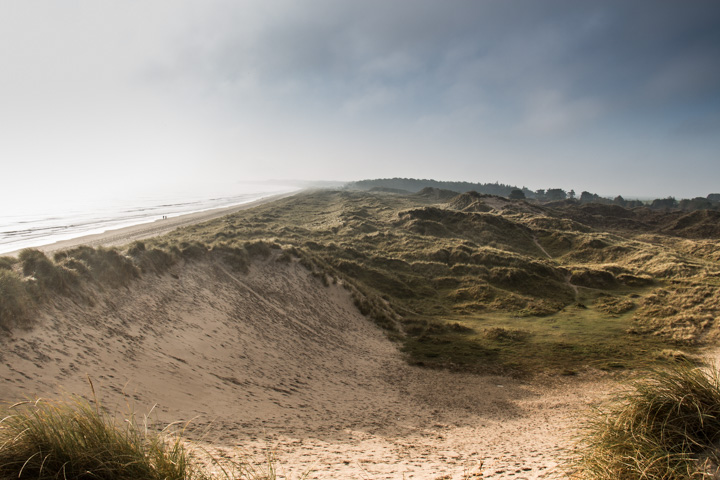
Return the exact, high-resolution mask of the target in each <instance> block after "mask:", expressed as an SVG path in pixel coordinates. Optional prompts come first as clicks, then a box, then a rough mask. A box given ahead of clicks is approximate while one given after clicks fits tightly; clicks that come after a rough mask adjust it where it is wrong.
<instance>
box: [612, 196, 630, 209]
mask: <svg viewBox="0 0 720 480" xmlns="http://www.w3.org/2000/svg"><path fill="white" fill-rule="evenodd" d="M613 203H614V204H615V205H620V206H621V207H624V206H625V205H627V202H626V201H625V199H624V198H623V197H622V195H618V196H617V197H615V198H614V199H613Z"/></svg>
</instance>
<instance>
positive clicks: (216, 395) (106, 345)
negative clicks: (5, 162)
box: [0, 259, 605, 478]
mask: <svg viewBox="0 0 720 480" xmlns="http://www.w3.org/2000/svg"><path fill="white" fill-rule="evenodd" d="M0 351H1V352H2V353H0V359H1V360H2V361H1V362H0V382H2V389H0V400H1V401H4V402H14V401H17V400H19V399H23V398H27V397H32V396H57V395H58V392H59V391H60V390H61V389H62V390H64V391H67V392H71V393H80V394H85V395H87V394H89V388H88V384H87V376H89V377H91V378H92V379H93V380H94V383H95V387H96V389H97V390H98V392H99V395H100V396H101V398H102V399H103V402H104V404H105V405H106V406H109V407H110V408H113V407H114V406H117V408H119V409H121V410H123V409H125V404H126V402H130V403H131V404H132V405H133V408H134V409H135V410H136V411H137V412H140V413H145V412H148V411H149V410H150V409H151V408H152V407H153V405H156V404H157V406H156V407H155V410H154V411H155V413H156V414H157V415H158V419H159V420H160V421H161V422H170V421H176V420H181V421H187V420H192V422H191V428H190V430H189V435H190V437H191V438H193V439H195V440H198V441H201V442H207V443H208V445H209V446H210V447H211V448H213V449H219V450H222V451H226V452H227V454H228V455H236V454H237V452H238V448H237V447H240V449H242V451H244V452H246V453H249V454H250V455H251V456H252V455H257V456H258V457H261V456H262V455H263V452H264V451H265V449H267V448H268V447H270V448H273V449H276V450H277V453H278V456H279V461H280V464H281V468H282V470H283V472H285V473H287V474H289V475H291V476H293V478H295V477H297V476H299V475H300V474H301V473H302V472H304V471H307V470H310V469H311V470H312V471H313V473H312V474H311V475H310V478H339V477H340V476H342V477H343V478H347V477H350V478H439V477H442V476H445V475H449V476H450V477H451V478H462V477H463V476H465V477H468V476H470V477H471V476H473V475H474V476H475V478H480V475H481V474H482V478H553V477H556V476H557V475H559V472H560V471H559V470H558V468H557V465H558V463H559V462H560V460H561V457H562V455H563V452H565V451H566V449H567V448H569V447H570V445H571V439H572V435H573V432H574V431H575V430H574V429H575V427H576V425H577V418H578V415H580V414H581V413H582V412H583V410H584V409H585V408H586V406H587V403H588V402H589V401H591V400H596V399H597V398H598V397H599V396H601V395H602V392H603V391H604V388H605V386H604V385H602V384H601V383H597V382H594V383H592V384H589V383H585V382H582V381H573V382H572V383H571V384H567V385H563V384H559V383H557V382H556V384H555V385H553V386H538V385H530V384H524V383H521V382H519V381H516V380H511V379H508V378H502V377H478V376H472V375H465V374H457V373H449V372H445V371H431V370H425V369H419V368H416V367H409V366H408V365H407V364H406V363H405V362H404V361H403V358H402V355H401V353H400V352H399V351H398V350H397V348H396V345H395V344H393V343H392V342H390V341H388V340H387V339H386V338H385V336H384V334H383V333H382V332H381V331H380V330H379V329H378V328H377V327H375V326H374V325H373V324H372V323H371V322H370V321H369V320H368V319H367V318H365V317H363V316H362V315H361V314H360V313H359V312H358V311H357V309H356V308H355V307H354V306H353V304H352V301H351V299H350V297H349V295H348V293H347V292H346V290H344V289H343V288H342V287H341V286H339V285H330V286H328V287H326V286H323V285H322V284H321V283H320V281H319V280H317V279H316V278H314V277H312V276H311V275H310V274H309V273H308V272H307V270H305V269H304V268H303V267H301V266H300V265H298V264H297V263H292V264H283V263H278V262H275V261H273V260H272V259H270V260H268V261H255V262H254V263H253V265H252V267H251V270H250V272H249V273H247V274H242V273H236V272H233V271H231V270H229V269H228V268H227V267H225V266H224V265H222V264H219V263H210V262H207V261H205V262H197V263H191V264H185V265H177V266H175V267H174V268H173V270H171V271H170V272H169V273H167V274H164V275H162V276H159V277H158V276H153V275H145V276H144V277H143V278H142V279H141V280H139V281H137V282H135V283H134V284H133V285H132V286H131V287H130V288H125V289H117V290H108V291H106V292H100V293H98V295H97V299H96V300H94V301H92V302H85V301H81V300H77V299H76V300H71V299H67V298H60V299H56V300H54V301H53V302H52V304H51V305H49V306H48V307H47V308H45V309H44V310H43V313H42V315H41V318H40V319H39V320H38V323H37V325H36V326H35V327H34V328H33V329H31V330H26V331H19V330H18V331H14V332H12V334H11V335H10V336H9V337H5V338H3V339H2V349H1V350H0Z"/></svg>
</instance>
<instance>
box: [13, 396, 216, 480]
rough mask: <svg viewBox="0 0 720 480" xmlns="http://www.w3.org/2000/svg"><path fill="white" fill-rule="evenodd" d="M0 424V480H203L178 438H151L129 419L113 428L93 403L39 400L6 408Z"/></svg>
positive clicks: (162, 435) (166, 434)
mask: <svg viewBox="0 0 720 480" xmlns="http://www.w3.org/2000/svg"><path fill="white" fill-rule="evenodd" d="M3 416H4V418H3V420H2V423H0V478H2V479H8V480H9V479H11V478H13V479H16V478H33V479H40V480H44V479H47V480H50V479H57V478H68V479H84V478H87V479H90V478H99V479H138V478H142V479H148V480H151V479H157V480H172V479H177V480H180V479H183V480H194V479H197V480H201V479H206V478H209V477H208V475H207V474H205V473H203V472H202V470H200V469H199V468H198V467H197V466H196V465H195V463H194V462H193V460H192V457H191V455H190V454H189V453H188V451H187V450H186V449H185V447H184V444H183V442H182V439H181V437H180V436H179V435H178V434H175V433H173V432H170V431H168V430H165V431H163V432H160V433H153V432H152V431H151V430H150V429H148V426H147V425H144V424H138V423H137V421H136V418H135V416H134V415H130V416H129V418H127V419H126V420H125V421H124V422H122V423H119V422H118V421H117V420H116V419H115V417H113V416H111V415H110V414H108V413H106V412H104V411H103V410H102V408H101V407H100V405H98V404H97V403H94V404H91V403H90V402H87V401H85V400H83V399H80V398H73V399H71V400H69V401H65V402H58V401H50V400H43V399H39V400H37V401H35V402H25V403H21V404H16V405H14V406H12V407H10V408H9V409H8V410H7V412H5V414H4V415H3Z"/></svg>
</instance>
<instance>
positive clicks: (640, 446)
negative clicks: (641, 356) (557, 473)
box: [576, 363, 720, 480]
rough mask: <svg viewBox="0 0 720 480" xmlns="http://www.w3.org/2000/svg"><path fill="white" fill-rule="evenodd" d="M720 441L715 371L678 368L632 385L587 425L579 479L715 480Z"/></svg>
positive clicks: (718, 386) (686, 365)
mask: <svg viewBox="0 0 720 480" xmlns="http://www.w3.org/2000/svg"><path fill="white" fill-rule="evenodd" d="M719 440H720V376H719V375H718V372H717V370H715V369H713V370H708V369H701V368H697V367H693V366H692V365H691V364H689V363H679V364H677V365H673V366H672V367H669V368H668V369H665V370H661V371H655V372H652V373H651V374H650V375H649V376H648V377H647V378H644V379H641V380H637V381H635V382H634V383H632V384H631V385H630V389H629V390H628V392H626V393H623V394H621V395H620V396H619V397H618V398H617V399H616V402H615V403H614V404H613V405H612V406H611V407H610V408H609V409H608V410H607V411H605V412H603V413H602V414H601V415H599V416H598V418H597V419H595V420H593V421H592V422H591V423H590V424H589V425H588V426H587V437H586V438H585V441H584V445H583V447H582V449H581V455H580V456H579V459H578V463H577V465H576V467H578V469H577V472H576V475H577V478H580V479H588V480H590V479H593V480H604V479H607V480H610V479H613V480H614V479H648V480H650V479H665V480H676V479H677V480H680V479H690V478H704V477H706V476H710V477H712V475H713V474H715V472H709V471H707V470H708V465H710V464H712V463H713V462H714V463H715V464H717V454H718V449H717V446H716V444H717V442H718V441H719ZM703 458H704V459H705V460H706V461H705V462H701V461H700V460H701V459H703ZM708 459H711V461H709V462H708V461H707V460H708ZM712 478H715V477H712Z"/></svg>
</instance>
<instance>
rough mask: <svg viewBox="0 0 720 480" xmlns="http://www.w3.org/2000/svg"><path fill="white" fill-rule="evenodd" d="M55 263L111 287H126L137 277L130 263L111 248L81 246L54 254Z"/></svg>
mask: <svg viewBox="0 0 720 480" xmlns="http://www.w3.org/2000/svg"><path fill="white" fill-rule="evenodd" d="M55 261H56V262H58V263H59V264H60V265H63V264H65V265H67V266H68V268H72V269H74V270H76V271H77V272H78V273H80V274H82V275H85V276H89V277H91V278H93V279H94V280H96V281H97V282H98V283H101V284H105V285H110V286H111V287H121V286H125V285H128V284H129V283H130V282H131V281H132V280H133V279H135V278H137V277H138V271H137V268H136V267H135V266H134V265H133V263H132V261H131V260H130V259H129V258H128V257H126V256H124V255H121V254H120V253H119V252H118V251H117V250H115V249H113V248H103V247H98V248H92V247H88V246H81V247H77V248H73V249H71V250H66V251H63V252H59V253H56V254H55ZM58 268H61V266H59V267H58Z"/></svg>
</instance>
